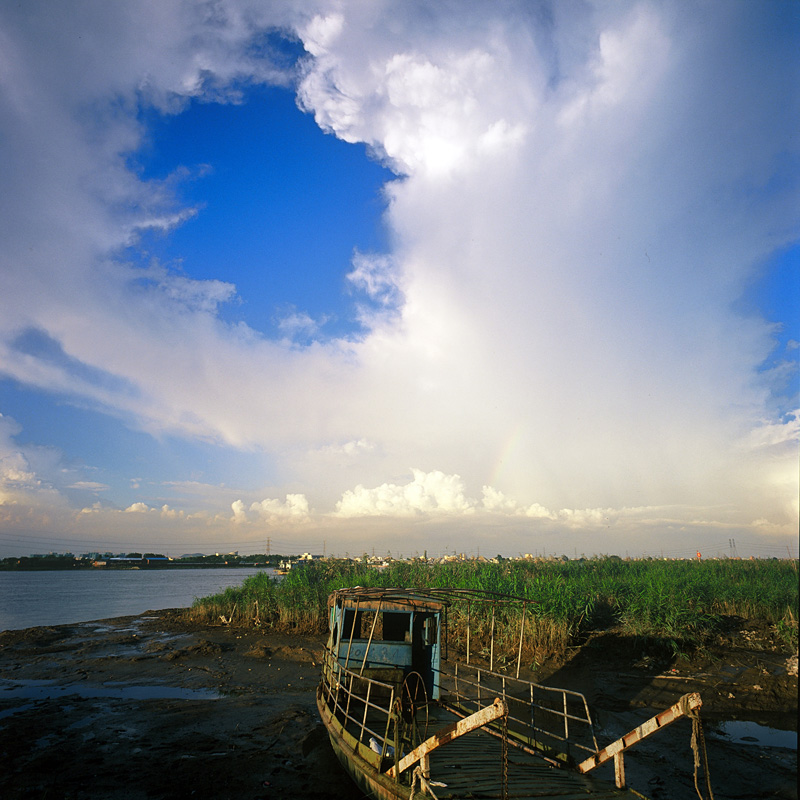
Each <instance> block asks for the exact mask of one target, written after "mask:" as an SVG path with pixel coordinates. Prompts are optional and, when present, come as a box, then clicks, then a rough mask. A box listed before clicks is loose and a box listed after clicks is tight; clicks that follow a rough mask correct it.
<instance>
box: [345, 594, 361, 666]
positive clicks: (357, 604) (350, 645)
mask: <svg viewBox="0 0 800 800" xmlns="http://www.w3.org/2000/svg"><path fill="white" fill-rule="evenodd" d="M360 605H361V598H360V597H359V598H358V600H356V607H355V611H354V612H353V624H352V625H351V626H350V641H349V642H348V643H347V656H346V657H345V659H344V668H345V669H347V665H348V664H349V663H350V648H351V647H352V646H353V635H354V634H355V632H356V622H357V621H358V607H359V606H360ZM342 612H343V613H342V625H344V623H345V620H346V619H347V609H346V608H344V607H342Z"/></svg>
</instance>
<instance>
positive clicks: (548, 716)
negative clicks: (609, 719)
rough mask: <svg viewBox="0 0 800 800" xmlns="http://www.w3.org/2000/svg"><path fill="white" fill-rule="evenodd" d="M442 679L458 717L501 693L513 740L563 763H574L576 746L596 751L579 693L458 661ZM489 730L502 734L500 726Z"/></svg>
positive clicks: (446, 699)
mask: <svg viewBox="0 0 800 800" xmlns="http://www.w3.org/2000/svg"><path fill="white" fill-rule="evenodd" d="M441 681H442V688H443V692H442V693H443V704H444V705H445V706H446V707H447V708H449V709H450V710H451V711H453V712H454V713H455V714H458V715H459V716H468V715H469V714H472V713H473V712H474V711H477V710H478V709H480V708H483V707H484V706H486V705H487V704H489V703H491V702H492V701H493V700H494V698H495V697H500V698H502V699H503V700H504V701H505V703H506V704H507V705H508V709H509V713H508V730H509V733H510V734H511V736H510V737H509V742H510V743H511V744H514V745H516V746H517V747H520V748H521V749H523V750H526V751H528V752H530V753H533V754H535V755H538V756H541V757H543V758H545V759H546V760H548V761H551V762H553V763H558V765H559V766H563V765H564V763H565V762H566V763H568V764H574V763H575V761H576V757H577V756H578V755H579V754H578V753H577V752H574V751H576V750H579V751H583V752H584V753H585V754H591V753H596V752H597V750H598V746H597V739H596V737H595V733H594V725H593V723H592V717H591V714H590V713H589V706H588V704H587V703H586V698H585V697H584V696H583V695H582V694H581V693H580V692H573V691H571V690H569V689H559V688H554V687H552V686H544V685H542V684H539V683H533V682H531V681H526V680H523V679H521V678H514V677H512V676H510V675H504V674H502V673H499V672H494V671H492V670H487V669H483V668H481V667H477V666H473V665H465V664H463V663H458V662H456V663H455V664H453V665H452V666H450V665H444V667H443V669H442V670H441ZM486 730H488V731H489V732H490V733H493V734H494V735H497V736H501V733H500V731H499V730H497V726H496V725H495V726H491V725H490V726H487V727H486ZM584 758H585V756H584Z"/></svg>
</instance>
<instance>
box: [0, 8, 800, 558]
mask: <svg viewBox="0 0 800 800" xmlns="http://www.w3.org/2000/svg"><path fill="white" fill-rule="evenodd" d="M214 8H215V13H214V15H210V14H209V13H208V9H207V7H206V6H205V5H203V4H196V3H186V2H179V1H178V0H166V1H160V2H155V0H143V1H142V2H137V3H129V2H120V3H88V4H86V3H84V4H78V3H74V2H70V1H69V0H68V1H67V2H65V3H62V4H58V5H53V4H52V3H45V2H44V0H31V1H30V2H26V3H23V4H17V5H14V4H5V5H3V6H2V7H0V36H2V39H3V47H2V54H1V55H0V62H2V70H0V139H1V140H2V142H3V154H4V158H3V160H2V164H0V189H1V190H2V191H0V209H1V210H2V212H1V213H0V558H3V557H6V556H15V555H24V554H29V553H32V552H43V551H44V552H46V551H49V550H62V551H65V550H70V551H72V552H79V551H87V552H88V551H115V550H120V549H123V548H125V547H127V548H128V549H129V550H136V551H138V550H142V551H144V550H148V551H149V550H152V549H153V548H156V547H158V548H166V549H167V550H168V551H169V552H170V553H173V554H174V553H179V552H191V551H199V552H202V551H227V550H239V551H241V552H248V551H249V552H259V551H260V549H261V548H262V547H263V544H264V543H265V542H266V541H267V538H268V537H271V541H272V542H273V550H274V551H276V552H285V553H292V552H303V551H308V552H322V549H323V546H324V547H325V549H326V551H327V552H329V553H338V554H345V553H348V552H349V553H351V554H353V553H358V552H360V551H362V550H363V549H364V548H366V549H368V550H370V551H371V548H372V547H377V548H379V549H381V550H383V551H384V552H389V551H391V552H398V553H399V552H403V553H406V554H413V553H415V552H417V553H422V552H423V551H425V550H427V551H428V552H430V553H437V554H442V553H450V552H467V553H483V554H485V555H488V554H491V555H494V554H496V553H500V554H503V555H516V554H517V553H525V552H529V553H532V552H537V551H541V552H546V553H558V554H561V553H566V554H567V555H569V554H571V553H586V554H587V555H588V554H604V553H605V554H617V555H623V554H625V553H630V554H631V555H632V556H633V555H643V554H649V555H658V554H659V553H662V552H663V553H664V554H665V555H666V556H679V557H691V555H692V554H693V553H695V552H696V551H701V552H705V551H708V552H710V553H713V552H726V551H730V550H731V549H732V548H731V545H730V542H731V541H735V542H736V549H737V551H738V554H739V555H741V556H745V557H749V556H750V555H754V556H775V557H785V556H787V554H788V555H793V556H794V555H796V554H797V534H798V518H799V516H800V504H799V502H798V492H800V466H799V461H800V460H799V458H798V456H799V455H800V449H799V448H798V437H799V435H800V398H799V397H798V395H799V392H798V387H799V385H800V372H799V371H798V358H799V356H800V312H798V302H797V298H798V296H800V227H799V226H798V216H797V208H798V207H800V168H799V167H798V165H800V158H798V155H800V153H798V147H800V145H799V144H798V139H797V135H796V128H797V125H796V119H797V118H798V113H800V89H798V87H799V86H800V54H798V50H797V41H798V37H799V36H800V6H799V5H798V4H797V3H784V2H779V1H778V0H764V2H762V3H759V4H753V3H749V2H747V0H712V2H709V3H706V4H703V5H702V6H691V7H687V6H686V4H683V3H679V2H673V1H672V0H663V2H656V3H651V2H637V0H630V2H621V3H597V4H564V3H549V2H542V3H530V2H523V0H518V1H516V0H511V2H508V3H503V4H496V3H472V4H469V6H468V7H466V6H460V5H452V4H447V3H444V4H434V5H431V4H427V3H417V2H396V1H389V2H379V3H374V4H364V3H360V2H355V0H342V1H341V2H339V1H337V2H334V1H333V0H309V2H302V3H301V2H299V1H298V2H285V3H280V4H274V3H270V4H263V3H259V2H254V1H251V0H221V2H219V3H217V4H215V6H214ZM262 552H263V551H262Z"/></svg>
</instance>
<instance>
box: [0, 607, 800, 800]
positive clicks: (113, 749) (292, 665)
mask: <svg viewBox="0 0 800 800" xmlns="http://www.w3.org/2000/svg"><path fill="white" fill-rule="evenodd" d="M745 633H747V634H748V635H750V633H749V632H747V631H745V632H742V631H739V633H738V636H733V637H732V638H731V640H730V642H728V643H726V644H725V646H724V647H721V648H720V649H717V650H710V651H706V652H705V653H704V654H703V655H702V657H695V658H693V659H692V660H677V661H675V660H672V659H667V658H666V657H665V656H664V654H663V652H660V651H659V648H658V647H657V646H653V645H648V646H647V647H642V645H641V643H634V642H631V641H628V640H625V639H623V638H620V637H617V636H615V635H614V634H613V633H605V634H601V635H597V636H594V637H591V638H590V639H589V640H588V641H587V642H586V643H585V644H584V645H583V646H582V647H581V648H578V649H576V650H575V651H574V652H572V653H571V654H570V657H569V658H568V659H566V660H563V661H562V662H559V663H553V664H548V665H544V666H543V667H542V668H541V669H540V670H539V672H537V673H536V674H535V675H528V676H527V677H534V678H535V679H536V680H539V681H544V682H550V683H552V684H553V685H561V686H564V687H566V688H575V689H578V690H580V691H583V692H584V693H585V694H586V696H587V699H588V700H589V703H590V705H591V707H592V711H593V715H594V716H595V719H596V722H597V723H598V739H599V740H600V742H601V744H603V743H608V742H609V741H611V740H613V739H615V738H616V737H617V736H619V735H621V734H622V733H624V732H625V731H627V730H630V729H631V728H633V727H635V726H636V725H638V724H639V723H641V722H642V721H643V720H644V719H646V718H647V717H649V716H650V715H651V714H652V713H654V712H655V710H661V709H662V708H665V707H667V706H669V705H670V704H672V703H673V702H675V700H676V699H677V698H678V697H679V696H680V695H682V694H684V693H687V692H691V691H699V692H700V693H701V695H702V697H703V704H704V705H703V717H704V719H705V720H706V722H707V730H708V734H707V737H706V741H707V746H708V753H709V758H710V763H711V783H712V788H713V791H714V795H715V797H716V798H717V800H725V799H726V798H752V799H753V800H755V798H768V797H775V798H797V784H796V772H797V753H796V735H795V740H794V741H795V749H794V750H792V749H791V748H786V747H775V746H765V742H764V741H760V740H759V741H748V740H752V739H760V738H763V737H762V736H761V731H763V730H764V729H763V728H754V729H753V730H752V731H750V734H751V735H749V736H745V737H744V738H743V739H742V737H741V735H739V736H738V738H739V741H733V740H732V739H733V738H735V737H736V734H734V735H730V734H729V735H727V736H725V735H722V734H720V735H718V736H715V735H714V730H715V728H718V727H719V723H720V721H722V720H732V719H740V720H741V719H746V720H750V721H755V722H758V723H760V724H761V725H767V726H770V727H774V728H782V729H789V728H791V727H792V726H794V730H795V731H796V714H797V677H796V669H797V661H796V657H795V660H794V663H793V665H792V662H791V661H789V662H788V664H787V656H786V654H782V655H781V654H778V653H776V652H774V647H773V645H772V644H770V643H769V642H767V641H766V639H765V641H764V646H763V648H762V649H761V650H758V649H753V648H754V647H757V646H758V642H755V643H754V642H753V641H752V640H750V641H748V640H747V637H746V636H745ZM752 635H753V636H755V637H756V638H758V636H761V637H762V638H764V637H765V636H766V634H765V633H764V631H761V632H760V633H759V631H758V630H754V631H753V632H752ZM321 650H322V639H321V638H320V637H298V636H291V637H289V636H282V635H276V634H265V633H262V632H260V631H257V630H239V629H235V628H230V627H226V626H224V625H219V626H214V627H208V626H203V627H201V626H197V625H190V624H188V625H187V624H186V623H185V622H184V621H183V619H182V616H181V614H180V613H179V612H177V611H159V612H151V613H148V614H144V615H142V616H139V617H128V618H119V619H113V620H105V621H101V622H92V623H82V624H77V625H65V626H57V627H48V628H32V629H29V630H26V631H6V632H4V633H0V765H2V768H1V769H0V797H3V798H7V800H13V799H15V798H23V797H24V798H34V797H35V798H109V800H116V799H117V798H120V799H121V798H132V799H133V798H218V799H220V800H221V799H223V798H237V800H255V798H276V797H296V798H333V799H334V800H349V799H353V800H354V799H355V798H360V797H361V794H360V793H359V792H358V791H357V790H356V789H355V787H354V786H353V784H352V783H351V782H350V781H349V779H348V778H347V776H346V775H345V774H344V773H343V772H342V770H341V768H340V767H339V765H338V762H337V761H336V759H335V757H334V755H333V752H332V750H331V748H330V745H329V743H328V741H327V736H326V734H325V731H324V729H323V728H322V726H321V724H320V723H319V720H318V717H317V711H316V705H315V695H314V689H315V687H316V684H317V680H318V675H319V658H320V654H321ZM787 666H788V670H787ZM792 670H793V671H794V675H792V674H791V672H792ZM690 731H691V728H690V725H689V723H688V722H685V721H680V722H677V723H675V724H674V725H673V726H671V727H670V728H669V729H665V730H664V731H661V732H659V734H658V735H656V736H655V737H653V738H651V739H649V740H646V741H644V742H642V743H641V744H639V745H637V747H636V748H635V749H634V750H633V751H631V754H630V755H629V756H628V757H627V758H626V768H627V775H628V780H629V783H630V785H631V786H633V787H634V788H636V789H638V790H639V791H641V792H643V793H644V794H645V795H647V796H649V797H651V798H652V799H653V800H662V799H663V800H666V798H670V799H671V800H683V799H684V798H686V800H688V799H689V798H694V797H696V796H697V795H696V792H695V789H694V782H693V760H692V752H691V750H690V748H689V738H690ZM781 744H785V742H782V743H781Z"/></svg>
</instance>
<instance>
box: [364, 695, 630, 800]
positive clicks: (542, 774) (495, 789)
mask: <svg viewBox="0 0 800 800" xmlns="http://www.w3.org/2000/svg"><path fill="white" fill-rule="evenodd" d="M431 711H432V714H431V717H430V720H429V724H428V729H427V735H428V736H431V735H433V734H434V733H435V732H436V731H437V730H441V729H442V728H443V727H444V726H446V725H448V724H450V723H452V722H455V721H456V720H458V719H459V718H458V717H457V716H456V715H455V714H453V713H452V712H450V711H448V710H446V709H444V708H437V709H435V710H434V709H433V708H432V709H431ZM376 723H377V720H376ZM375 727H376V728H377V725H376V726H375ZM352 733H353V734H354V735H357V731H356V730H355V729H354V728H353V730H352ZM406 775H409V773H406ZM502 779H503V776H502V743H501V741H500V739H499V738H497V737H496V736H492V735H491V734H489V733H488V732H486V731H485V730H476V731H473V732H472V733H469V734H467V735H466V736H461V737H459V738H457V739H454V740H452V741H450V742H448V743H447V744H445V745H443V746H442V747H440V748H438V749H436V750H434V751H433V752H432V753H431V755H430V780H431V781H435V782H436V783H442V784H445V785H444V786H440V785H434V786H433V791H434V792H435V794H436V797H437V798H439V800H469V799H471V798H475V800H477V799H478V798H500V797H502V796H503V795H502V791H501V787H502ZM406 780H408V778H406ZM418 791H420V792H421V790H420V789H419V787H418ZM420 796H421V797H425V796H427V795H426V794H424V793H421V794H420ZM507 797H508V798H516V800H525V798H529V800H533V798H537V799H538V800H579V799H580V800H586V799H587V798H597V800H612V798H613V800H623V799H624V798H627V799H628V800H635V799H636V800H641V797H642V795H640V794H637V793H635V792H632V791H631V790H630V789H618V788H617V787H616V786H615V785H614V782H613V778H611V779H609V780H603V779H602V778H598V777H596V776H594V775H593V776H588V775H581V774H580V773H578V772H573V771H572V770H568V769H562V768H559V767H556V766H553V765H551V764H550V763H548V762H547V761H545V760H544V759H542V758H538V757H536V756H532V755H530V754H528V753H525V752H524V751H522V750H519V749H518V748H515V747H513V746H512V745H509V747H508V794H507Z"/></svg>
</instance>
